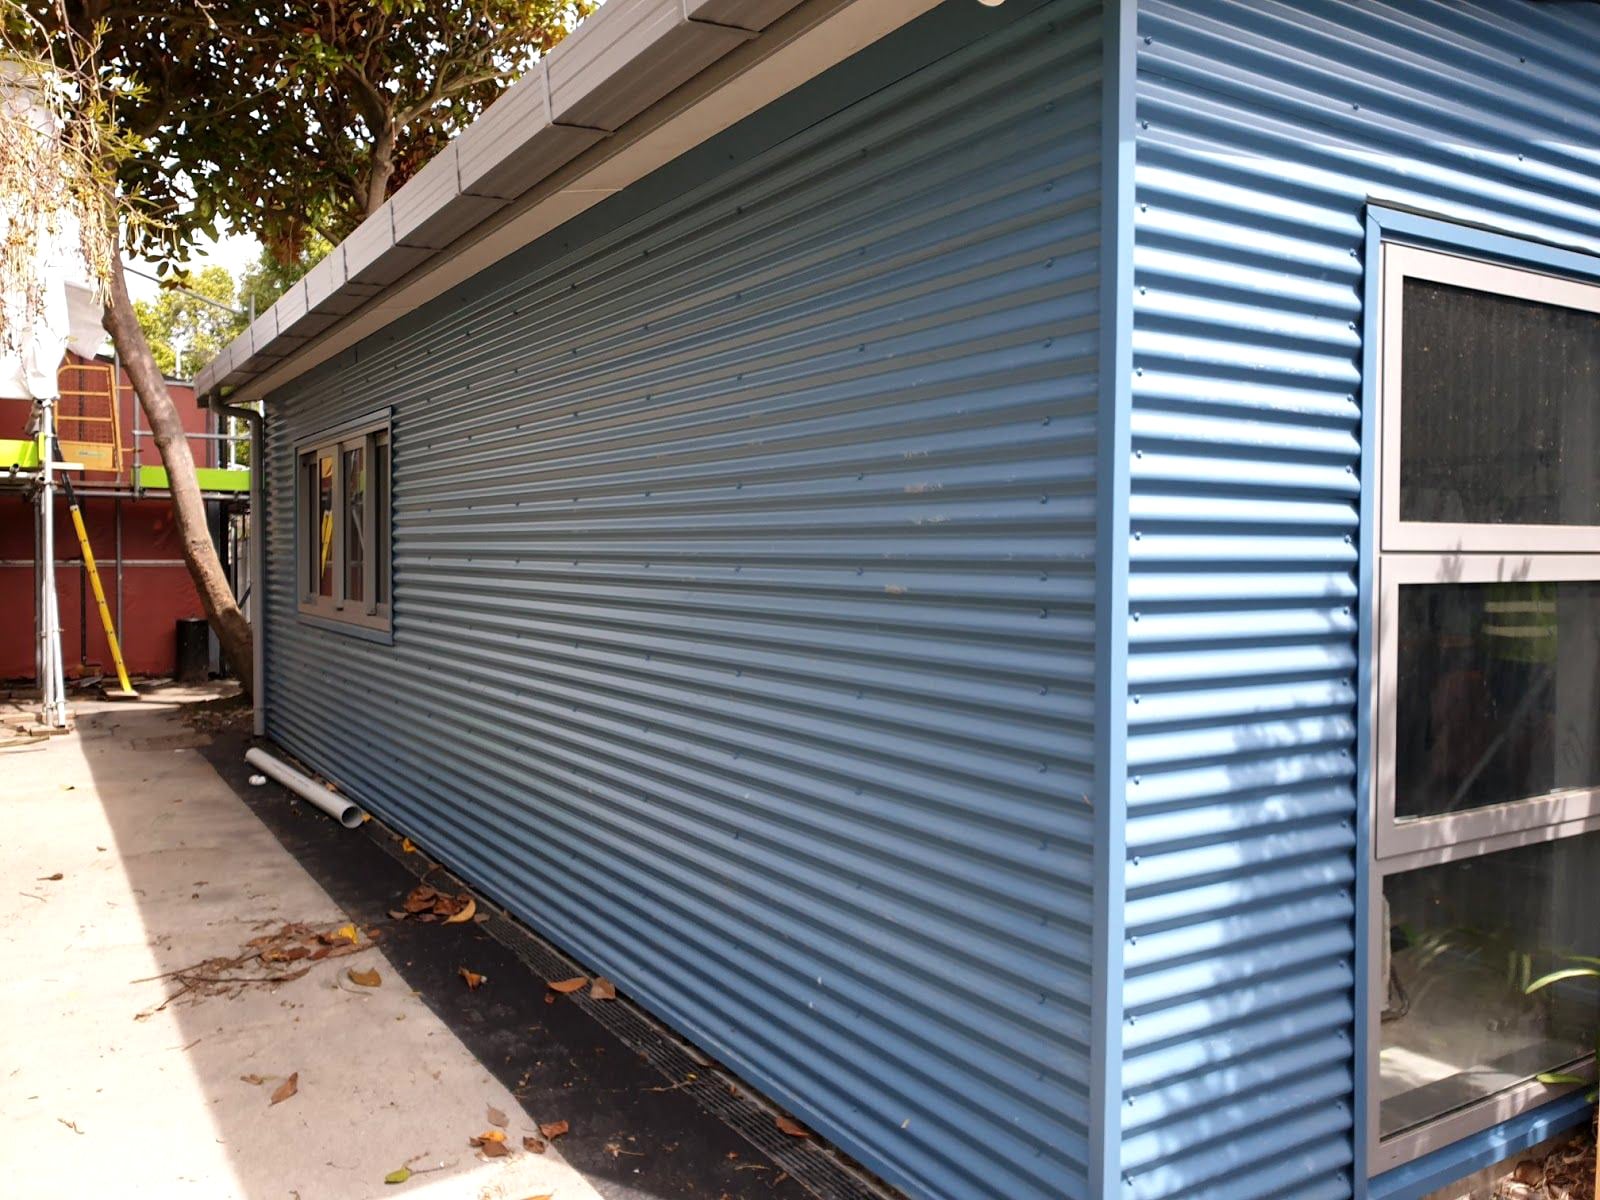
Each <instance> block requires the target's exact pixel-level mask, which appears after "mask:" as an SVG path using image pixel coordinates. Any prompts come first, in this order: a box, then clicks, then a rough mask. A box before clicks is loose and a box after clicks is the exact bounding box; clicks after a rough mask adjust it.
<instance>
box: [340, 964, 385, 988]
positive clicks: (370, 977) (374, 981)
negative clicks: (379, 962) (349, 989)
mask: <svg viewBox="0 0 1600 1200" xmlns="http://www.w3.org/2000/svg"><path fill="white" fill-rule="evenodd" d="M347 974H348V975H349V976H350V982H351V983H359V984H360V985H361V986H362V987H377V986H378V985H379V984H381V983H382V982H383V977H382V976H381V975H379V974H378V969H377V968H376V967H372V968H370V969H368V970H365V971H358V970H356V969H355V968H354V967H351V968H350V970H349V971H348V972H347Z"/></svg>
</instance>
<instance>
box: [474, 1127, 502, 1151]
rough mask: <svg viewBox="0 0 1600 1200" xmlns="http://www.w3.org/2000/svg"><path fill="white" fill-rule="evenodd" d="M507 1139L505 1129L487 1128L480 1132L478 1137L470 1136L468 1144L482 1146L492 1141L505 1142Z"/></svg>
mask: <svg viewBox="0 0 1600 1200" xmlns="http://www.w3.org/2000/svg"><path fill="white" fill-rule="evenodd" d="M505 1140H506V1134H505V1130H503V1129H486V1130H484V1131H483V1132H482V1133H480V1134H479V1135H478V1136H477V1137H471V1138H468V1139H467V1144H468V1145H469V1146H479V1147H482V1146H486V1145H488V1144H489V1143H490V1142H504V1141H505Z"/></svg>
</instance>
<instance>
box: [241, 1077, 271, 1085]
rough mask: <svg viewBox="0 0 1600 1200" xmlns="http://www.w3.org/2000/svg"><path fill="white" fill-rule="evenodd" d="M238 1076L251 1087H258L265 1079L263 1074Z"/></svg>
mask: <svg viewBox="0 0 1600 1200" xmlns="http://www.w3.org/2000/svg"><path fill="white" fill-rule="evenodd" d="M239 1078H240V1079H241V1080H242V1081H243V1082H245V1083H248V1084H249V1085H250V1086H251V1087H260V1086H261V1085H262V1084H263V1083H265V1082H266V1081H267V1077H266V1076H265V1075H241V1076H239Z"/></svg>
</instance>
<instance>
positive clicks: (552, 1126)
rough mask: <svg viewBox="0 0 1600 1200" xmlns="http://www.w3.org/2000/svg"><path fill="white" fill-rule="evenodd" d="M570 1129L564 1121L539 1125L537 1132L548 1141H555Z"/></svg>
mask: <svg viewBox="0 0 1600 1200" xmlns="http://www.w3.org/2000/svg"><path fill="white" fill-rule="evenodd" d="M570 1128H571V1126H569V1125H568V1124H567V1123H566V1122H565V1121H551V1122H549V1123H548V1124H540V1126H539V1132H540V1133H542V1134H544V1136H545V1137H546V1138H548V1139H549V1140H550V1141H555V1139H556V1138H558V1137H560V1136H561V1135H562V1134H564V1133H566V1132H567V1130H568V1129H570Z"/></svg>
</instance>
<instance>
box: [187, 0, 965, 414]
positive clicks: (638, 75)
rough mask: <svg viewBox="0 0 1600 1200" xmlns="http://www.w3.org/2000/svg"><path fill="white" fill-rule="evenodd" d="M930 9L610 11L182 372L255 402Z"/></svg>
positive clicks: (654, 1)
mask: <svg viewBox="0 0 1600 1200" xmlns="http://www.w3.org/2000/svg"><path fill="white" fill-rule="evenodd" d="M935 5H936V0H874V2H873V3H870V4H869V3H865V2H864V0H806V2H805V3H801V4H796V2H795V0H611V2H610V3H609V4H607V5H606V6H605V7H603V8H601V9H600V10H599V11H598V12H596V13H595V14H594V15H592V16H591V17H590V18H588V19H587V20H586V21H584V22H583V23H582V24H581V25H580V26H579V27H578V28H577V29H576V30H575V31H574V32H573V33H572V34H571V36H569V37H568V38H566V39H565V40H564V41H562V42H561V43H560V44H559V45H558V46H556V48H555V49H554V50H552V51H551V52H550V53H549V54H548V55H546V56H545V57H544V58H543V59H542V60H541V61H540V62H539V63H538V64H536V65H535V66H534V68H533V69H532V70H530V71H529V72H528V73H527V74H526V75H524V76H523V77H522V78H521V79H520V80H518V81H517V82H516V83H515V84H513V85H512V86H511V87H510V88H509V89H508V90H507V91H506V92H505V94H504V95H502V96H501V97H500V98H499V99H498V100H497V101H496V102H495V103H494V104H493V105H491V106H490V107H489V109H488V110H487V111H486V112H485V113H483V115H482V116H480V117H479V118H478V120H476V121H475V122H474V123H473V124H472V125H471V126H470V127H468V128H467V129H466V130H464V131H463V132H462V133H461V135H460V136H459V137H457V138H456V140H455V141H454V142H452V143H451V145H450V146H449V147H448V148H447V149H446V150H445V151H444V152H443V153H441V154H440V155H438V156H436V157H435V159H434V160H433V161H431V162H430V163H429V164H428V165H427V166H426V167H424V168H423V170H421V171H420V172H418V173H417V175H416V176H415V177H414V178H412V179H411V180H410V181H408V182H407V183H406V185H405V186H404V187H402V188H401V189H400V190H399V191H398V192H397V193H396V194H395V195H394V196H393V197H391V198H390V199H389V200H388V201H387V202H386V203H385V204H384V205H383V207H382V208H381V209H379V210H378V211H377V212H376V213H374V214H373V215H372V216H371V217H369V218H368V219H367V220H366V221H365V222H364V223H363V224H362V225H361V226H360V227H359V228H358V229H357V230H356V231H355V232H354V233H353V234H351V236H350V237H349V238H347V239H346V240H345V241H344V242H343V243H341V244H340V245H339V246H338V247H336V248H335V250H334V251H333V253H331V254H330V255H329V256H328V257H327V258H326V259H324V260H323V261H322V262H321V263H319V264H318V265H317V266H316V267H315V268H313V270H312V271H310V272H309V273H308V274H307V275H306V277H305V278H304V279H302V280H301V281H300V282H298V283H296V284H295V285H294V286H293V287H292V288H290V289H289V290H288V292H286V293H285V294H284V295H283V296H281V297H280V298H279V299H278V301H277V302H276V303H275V304H274V305H273V306H272V307H271V308H270V309H268V310H267V311H266V312H264V313H262V314H261V315H260V316H259V317H258V318H257V319H256V321H255V322H254V323H253V324H252V325H251V326H250V327H249V328H248V329H247V330H246V331H245V332H244V333H243V334H241V335H240V336H239V337H238V338H236V339H235V340H234V341H233V342H231V343H230V344H229V345H228V346H226V347H224V348H223V350H222V351H221V352H220V353H219V354H218V355H217V357H216V358H215V359H213V360H212V361H211V362H210V363H208V364H206V366H205V367H204V368H202V369H201V371H200V372H199V373H198V374H197V375H196V377H195V389H196V391H197V393H201V394H205V393H210V392H214V391H215V390H216V389H217V388H219V387H222V386H229V387H232V388H234V389H235V390H234V392H233V394H232V396H231V399H232V400H234V401H236V402H239V401H246V400H251V399H255V398H258V397H260V396H263V395H265V394H266V393H267V392H269V391H271V390H273V389H274V388H277V387H279V386H281V385H282V384H284V383H286V382H288V381H289V380H291V379H293V378H295V377H296V376H298V375H301V374H303V373H304V372H306V371H308V370H310V369H311V368H313V367H315V366H316V365H318V364H319V363H322V362H324V361H326V360H328V359H329V358H331V357H333V356H334V355H335V354H338V353H339V352H340V351H342V350H344V349H346V348H347V347H349V346H352V345H354V344H355V343H356V342H357V341H359V340H361V339H362V338H364V337H367V336H369V335H370V334H372V333H374V332H376V331H377V330H379V329H382V328H383V327H384V326H386V325H388V324H389V323H391V322H392V321H394V320H396V319H398V318H399V317H401V316H403V315H405V314H406V313H408V312H410V311H412V310H413V309H415V308H417V307H419V306H420V305H421V304H423V303H425V302H426V301H428V300H431V299H433V298H434V297H435V296H438V295H440V294H441V293H443V292H445V291H447V290H448V289H450V288H451V287H453V286H455V285H456V284H458V283H460V282H462V281H463V280H465V279H467V278H469V277H470V276H472V275H474V274H476V273H477V272H478V271H481V270H482V269H483V268H484V267H486V266H488V265H490V264H491V263H493V262H496V261H498V260H499V259H500V258H503V257H504V256H505V255H507V254H510V253H511V252H513V251H515V250H517V249H519V248H520V247H522V246H524V245H527V244H528V243H529V242H532V241H534V240H535V239H537V238H539V237H541V236H543V235H544V234H546V233H548V232H549V231H550V230H552V229H554V228H556V227H557V226H559V225H560V224H562V223H563V222H565V221H567V220H569V219H570V218H572V217H574V216H576V215H578V214H579V213H581V212H583V211H584V210H586V209H587V208H589V207H590V206H592V205H594V204H596V203H598V202H600V201H601V200H603V199H605V198H606V197H607V196H609V195H612V194H613V193H615V192H616V191H618V190H620V189H621V188H624V187H626V186H627V185H628V184H630V183H633V182H635V181H636V180H638V179H640V178H642V177H643V176H645V175H647V174H649V173H650V172H651V171H653V170H655V169H656V168H657V167H659V166H661V165H663V164H665V163H667V162H670V161H671V160H672V159H674V158H676V157H678V156H679V155H680V154H682V153H683V152H684V151H686V150H688V149H690V148H692V147H693V146H696V145H698V144H700V143H701V142H703V141H704V140H705V139H706V138H708V137H710V136H712V135H713V134H715V133H718V132H720V131H721V130H722V129H725V128H727V127H728V126H729V125H732V124H733V123H734V122H736V121H738V120H739V119H741V118H742V117H745V116H747V115H749V114H750V113H752V112H754V111H756V110H757V109H759V108H761V107H762V106H764V105H765V104H767V103H770V102H771V101H772V100H774V99H776V98H777V97H778V96H781V95H782V94H783V93H785V92H787V91H789V90H790V89H791V88H793V87H795V86H797V85H799V84H801V83H803V82H805V81H806V80H807V79H810V78H812V77H813V76H815V75H817V74H820V73H821V72H822V71H824V70H826V69H827V68H829V67H831V66H833V65H834V64H836V63H838V62H840V61H842V60H843V59H845V58H848V57H849V56H850V55H851V54H853V53H855V52H856V51H857V50H859V49H861V48H862V47H864V46H866V45H868V44H870V43H871V42H873V41H876V40H877V39H878V38H880V37H882V36H884V35H885V34H887V33H889V32H891V31H893V30H894V29H896V28H898V27H899V26H901V25H903V24H904V23H906V22H907V21H909V20H911V19H912V18H914V17H916V16H919V15H920V14H921V13H923V12H925V11H927V10H928V9H930V8H933V7H935Z"/></svg>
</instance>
